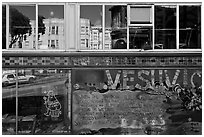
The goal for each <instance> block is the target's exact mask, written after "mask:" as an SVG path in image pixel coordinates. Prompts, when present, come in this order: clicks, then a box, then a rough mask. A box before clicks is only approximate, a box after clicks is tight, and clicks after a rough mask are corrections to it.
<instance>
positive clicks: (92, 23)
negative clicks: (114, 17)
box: [80, 5, 103, 49]
mask: <svg viewBox="0 0 204 137" xmlns="http://www.w3.org/2000/svg"><path fill="white" fill-rule="evenodd" d="M80 31H81V34H80V38H81V46H80V49H102V48H103V43H102V36H103V35H102V6H100V5H81V6H80Z"/></svg>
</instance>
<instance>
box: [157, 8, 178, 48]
mask: <svg viewBox="0 0 204 137" xmlns="http://www.w3.org/2000/svg"><path fill="white" fill-rule="evenodd" d="M154 48H155V49H176V6H155V47H154Z"/></svg>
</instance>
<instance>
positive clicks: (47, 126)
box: [18, 69, 68, 134]
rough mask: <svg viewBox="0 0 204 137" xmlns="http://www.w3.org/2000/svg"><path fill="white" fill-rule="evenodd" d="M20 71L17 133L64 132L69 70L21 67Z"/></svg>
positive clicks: (65, 128)
mask: <svg viewBox="0 0 204 137" xmlns="http://www.w3.org/2000/svg"><path fill="white" fill-rule="evenodd" d="M19 73H21V74H23V76H19V87H18V91H19V92H18V115H19V117H21V123H20V124H19V129H18V134H67V133H68V131H67V129H68V117H67V114H68V110H67V108H68V103H67V90H68V88H67V87H66V86H67V84H66V83H67V81H68V70H65V69H63V70H62V69H61V70H59V69H22V70H19Z"/></svg>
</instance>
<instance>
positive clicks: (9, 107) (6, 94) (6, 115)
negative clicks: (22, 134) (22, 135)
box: [2, 69, 16, 135]
mask: <svg viewBox="0 0 204 137" xmlns="http://www.w3.org/2000/svg"><path fill="white" fill-rule="evenodd" d="M15 73H16V71H15V70H11V69H3V70H2V134H3V135H12V134H16V96H15V95H16V77H15Z"/></svg>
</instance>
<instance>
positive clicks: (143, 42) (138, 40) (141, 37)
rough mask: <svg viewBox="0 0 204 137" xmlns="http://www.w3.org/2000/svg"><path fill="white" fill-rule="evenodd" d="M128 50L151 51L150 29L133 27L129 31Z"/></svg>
mask: <svg viewBox="0 0 204 137" xmlns="http://www.w3.org/2000/svg"><path fill="white" fill-rule="evenodd" d="M129 37H130V38H129V40H130V43H129V47H130V49H146V50H147V49H152V28H150V27H134V28H130V29H129Z"/></svg>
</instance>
